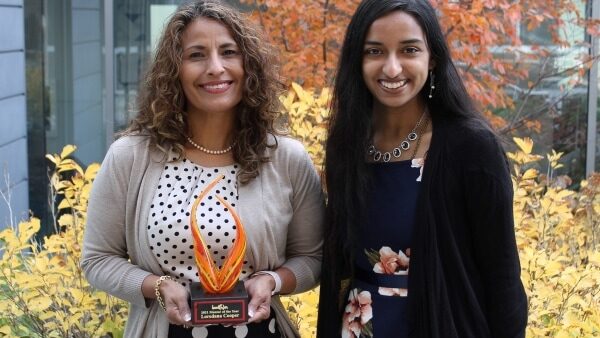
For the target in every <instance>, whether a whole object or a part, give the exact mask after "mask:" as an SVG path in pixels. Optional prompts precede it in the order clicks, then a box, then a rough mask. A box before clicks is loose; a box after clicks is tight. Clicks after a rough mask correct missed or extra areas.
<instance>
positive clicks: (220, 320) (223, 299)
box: [190, 281, 248, 325]
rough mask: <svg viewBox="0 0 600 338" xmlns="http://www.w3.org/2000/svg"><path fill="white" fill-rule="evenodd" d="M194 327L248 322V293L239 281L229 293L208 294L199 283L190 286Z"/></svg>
mask: <svg viewBox="0 0 600 338" xmlns="http://www.w3.org/2000/svg"><path fill="white" fill-rule="evenodd" d="M190 295H191V301H190V308H191V310H192V325H207V324H241V323H245V322H247V321H248V293H247V292H246V288H245V287H244V282H242V281H239V282H238V283H237V284H236V286H235V287H234V288H233V290H231V291H229V292H228V293H208V292H205V291H204V289H203V288H202V285H201V284H200V283H198V282H196V283H192V284H191V285H190Z"/></svg>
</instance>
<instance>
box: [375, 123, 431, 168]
mask: <svg viewBox="0 0 600 338" xmlns="http://www.w3.org/2000/svg"><path fill="white" fill-rule="evenodd" d="M425 115H426V114H425V112H423V114H421V117H420V118H419V121H417V124H416V125H415V127H414V128H413V129H412V130H411V131H410V133H408V135H407V136H406V138H405V139H404V141H402V142H400V145H398V146H397V147H396V148H394V149H392V151H391V152H389V151H386V152H384V153H382V152H381V151H380V150H378V149H377V148H375V144H371V145H370V146H369V148H367V155H369V156H373V161H374V162H380V161H381V160H383V162H389V161H390V160H391V159H392V156H394V157H395V158H398V157H400V156H402V152H403V151H407V150H408V149H410V143H411V142H413V141H415V140H417V139H419V132H420V130H419V132H417V131H418V129H419V127H420V126H421V124H422V123H423V121H424V119H425ZM428 121H429V120H428V119H427V120H426V122H428ZM425 126H427V124H425ZM419 143H420V139H419V142H418V143H417V148H418V144H419ZM416 150H418V149H415V152H413V156H412V158H414V157H415V154H416ZM412 158H411V160H412Z"/></svg>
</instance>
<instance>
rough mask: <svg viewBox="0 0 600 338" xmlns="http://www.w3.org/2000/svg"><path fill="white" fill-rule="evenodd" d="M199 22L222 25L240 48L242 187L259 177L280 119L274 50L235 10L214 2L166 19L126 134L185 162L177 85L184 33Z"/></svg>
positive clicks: (182, 105) (238, 157)
mask: <svg viewBox="0 0 600 338" xmlns="http://www.w3.org/2000/svg"><path fill="white" fill-rule="evenodd" d="M199 17H204V18H210V19H213V20H216V21H218V22H220V23H222V24H223V25H225V26H226V27H227V28H228V29H229V31H230V32H231V34H232V35H233V39H234V40H235V42H236V43H237V45H238V47H239V48H240V51H241V55H242V57H243V65H244V73H245V79H244V81H245V83H244V88H243V94H242V100H241V102H240V104H239V106H238V112H237V114H236V117H237V119H236V120H237V121H236V125H235V128H236V130H235V134H236V142H235V146H234V148H233V156H234V159H235V161H236V162H237V163H238V164H239V165H240V171H239V174H238V180H239V181H240V183H242V184H245V183H248V182H249V181H250V180H252V179H253V178H255V177H256V176H258V169H259V166H260V165H261V163H264V162H267V161H268V160H269V158H268V157H267V156H266V149H267V148H268V147H275V146H276V145H269V144H268V134H278V133H279V132H278V131H276V129H275V121H276V120H277V118H279V117H280V111H281V109H280V108H281V103H280V101H279V94H280V93H281V92H282V89H283V83H282V81H281V79H280V78H279V75H278V74H279V72H278V71H279V68H278V64H279V63H278V60H277V57H276V55H275V54H274V50H275V49H274V48H272V46H271V45H270V44H269V43H268V42H267V39H266V38H265V37H264V36H263V34H262V32H261V31H260V30H259V29H257V28H256V27H255V26H254V25H253V24H252V23H251V22H250V21H249V20H248V19H247V18H246V17H245V16H244V15H242V14H241V13H240V12H238V11H237V10H235V9H233V8H231V7H229V6H226V5H224V4H222V3H220V2H218V1H215V0H201V1H194V2H191V3H189V4H185V5H182V6H181V7H179V8H178V9H177V11H176V12H175V13H174V14H173V15H172V16H171V18H170V19H169V21H168V23H167V25H166V27H165V29H164V32H163V34H162V36H161V38H160V40H159V43H158V45H157V48H156V51H155V55H154V59H153V60H152V62H151V64H150V66H149V69H148V71H147V72H146V74H145V77H144V79H143V82H142V83H141V84H140V93H139V95H138V98H137V107H136V110H137V116H136V117H135V118H134V119H133V120H132V121H131V123H130V125H129V127H128V128H127V130H126V131H125V132H124V134H133V133H142V134H147V135H149V136H150V140H151V141H150V143H151V145H152V146H155V147H157V148H158V149H159V150H161V151H163V152H165V153H167V151H168V149H172V150H173V151H174V152H175V153H176V154H177V158H176V160H179V159H181V158H182V157H183V152H184V144H185V143H186V134H187V130H188V123H187V112H186V97H185V94H184V92H183V89H182V87H181V83H180V81H179V72H180V69H181V63H182V46H181V37H182V34H183V31H184V30H185V28H186V27H187V26H188V25H189V24H190V23H191V22H193V21H194V20H195V19H197V18H199Z"/></svg>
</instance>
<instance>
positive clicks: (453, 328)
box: [317, 117, 527, 338]
mask: <svg viewBox="0 0 600 338" xmlns="http://www.w3.org/2000/svg"><path fill="white" fill-rule="evenodd" d="M432 122H433V136H432V140H431V144H430V147H429V151H428V154H427V158H426V161H425V168H424V170H423V180H422V186H421V191H420V195H419V200H418V205H417V211H416V227H415V233H414V238H413V244H412V246H411V262H410V277H409V287H408V290H409V291H408V294H409V297H408V299H409V315H410V317H409V325H410V328H409V329H410V332H411V335H410V336H411V337H417V338H446V337H457V338H468V337H473V338H486V337H494V338H513V337H524V336H525V327H526V324H527V298H526V295H525V291H524V289H523V285H522V283H521V280H520V266H519V257H518V253H517V247H516V241H515V233H514V224H513V222H514V219H513V211H512V210H513V209H512V207H513V190H512V182H511V178H510V171H509V166H508V162H507V160H506V157H505V154H504V150H503V149H502V146H501V145H500V143H499V141H498V139H497V138H496V136H495V135H494V133H493V132H492V131H490V130H489V129H488V128H487V127H486V126H484V125H483V123H482V122H479V121H476V120H466V119H458V118H448V117H434V118H433V121H432ZM325 253H326V255H325V256H324V258H323V271H322V283H321V297H320V304H319V320H318V330H317V337H318V338H332V337H339V336H340V324H341V316H342V311H343V306H342V307H340V306H339V305H340V303H339V300H340V292H341V287H340V282H341V278H332V274H331V273H330V272H329V269H328V266H329V265H330V264H339V262H340V261H342V260H340V259H339V255H340V254H341V253H334V254H330V253H327V250H325ZM335 256H337V257H338V258H337V259H336V257H335ZM331 280H334V282H333V283H332V282H330V281H331ZM344 301H345V299H344ZM343 304H345V303H343ZM375 338H388V337H377V336H375ZM389 338H391V337H389Z"/></svg>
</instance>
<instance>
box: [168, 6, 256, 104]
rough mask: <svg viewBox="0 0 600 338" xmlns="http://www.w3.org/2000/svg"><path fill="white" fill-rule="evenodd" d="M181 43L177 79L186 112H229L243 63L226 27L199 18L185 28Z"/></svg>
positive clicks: (239, 91)
mask: <svg viewBox="0 0 600 338" xmlns="http://www.w3.org/2000/svg"><path fill="white" fill-rule="evenodd" d="M181 45H182V50H183V55H182V64H181V69H180V74H179V81H180V82H181V86H182V87H183V92H184V94H185V97H186V103H187V110H188V114H190V115H193V114H198V113H200V114H214V113H217V114H223V113H226V114H233V113H234V112H235V108H236V106H237V105H238V104H239V103H240V101H241V99H242V93H243V84H244V65H243V58H242V55H241V53H240V49H239V48H238V46H237V44H236V42H235V40H234V39H233V36H232V35H231V33H230V32H229V29H227V27H226V26H224V25H223V24H221V23H220V22H218V21H216V20H212V19H208V18H203V17H200V18H198V19H196V20H194V21H193V22H191V23H190V24H189V25H188V26H187V27H186V28H185V30H184V31H183V34H182V37H181Z"/></svg>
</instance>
